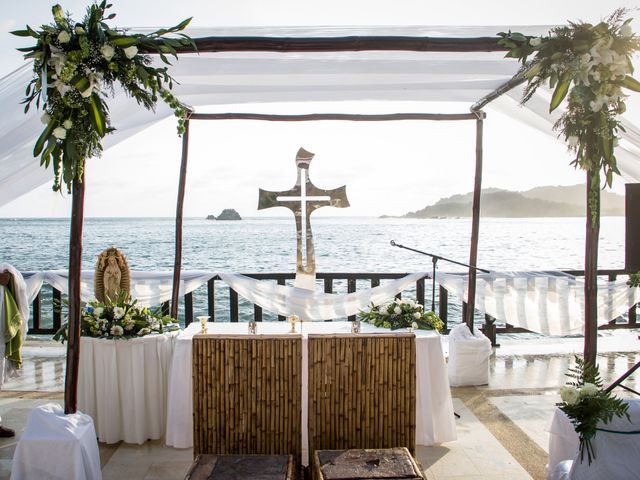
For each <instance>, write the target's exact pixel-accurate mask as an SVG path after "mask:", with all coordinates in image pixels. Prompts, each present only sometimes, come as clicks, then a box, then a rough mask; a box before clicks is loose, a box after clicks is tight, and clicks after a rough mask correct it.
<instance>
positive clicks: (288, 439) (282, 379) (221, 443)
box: [193, 335, 302, 461]
mask: <svg viewBox="0 0 640 480" xmlns="http://www.w3.org/2000/svg"><path fill="white" fill-rule="evenodd" d="M301 412H302V338H301V336H300V335H273V336H272V335H259V336H250V335H238V336H218V335H216V336H213V335H196V336H194V337H193V440H194V443H193V446H194V448H193V451H194V455H198V454H202V453H210V454H269V455H282V454H291V455H293V456H294V458H295V459H296V461H299V460H300V454H301V438H302V437H301V430H300V429H301V427H300V425H301Z"/></svg>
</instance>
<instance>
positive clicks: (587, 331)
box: [584, 172, 600, 365]
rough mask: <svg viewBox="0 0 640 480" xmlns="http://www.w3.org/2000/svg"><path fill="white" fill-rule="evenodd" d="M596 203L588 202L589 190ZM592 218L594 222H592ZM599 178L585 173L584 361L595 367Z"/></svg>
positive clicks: (596, 348)
mask: <svg viewBox="0 0 640 480" xmlns="http://www.w3.org/2000/svg"><path fill="white" fill-rule="evenodd" d="M592 189H593V194H595V195H597V196H596V202H595V203H592V202H591V201H590V200H589V196H590V194H591V190H592ZM592 218H593V219H594V220H595V221H592ZM599 234H600V176H599V175H598V174H596V175H593V174H592V173H590V172H587V233H586V241H585V260H584V360H585V362H586V363H591V364H592V365H595V362H596V355H597V353H598V237H599Z"/></svg>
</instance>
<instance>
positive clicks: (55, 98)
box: [11, 0, 195, 191]
mask: <svg viewBox="0 0 640 480" xmlns="http://www.w3.org/2000/svg"><path fill="white" fill-rule="evenodd" d="M110 7H111V4H108V3H107V2H106V0H104V1H102V2H100V3H94V4H93V5H91V6H89V7H88V8H87V13H86V15H85V17H84V18H83V19H82V20H81V21H79V22H75V21H74V20H73V19H71V17H70V16H69V14H65V13H64V11H63V9H62V7H61V6H60V5H54V6H53V8H52V12H53V20H54V22H53V23H52V24H50V25H42V26H41V27H40V29H39V30H34V29H32V28H31V27H29V26H28V25H27V28H26V29H25V30H17V31H14V32H11V33H13V34H14V35H17V36H20V37H32V38H34V39H35V40H36V44H35V45H33V46H31V47H25V48H20V49H19V50H20V51H22V52H25V58H26V59H32V60H33V72H34V76H33V79H32V80H31V82H30V83H29V84H28V85H27V89H26V92H25V95H26V96H25V99H24V100H23V103H25V104H26V105H25V113H26V112H27V111H28V110H29V107H30V106H31V104H32V103H33V102H35V105H36V108H42V110H44V114H43V115H42V122H43V123H44V125H45V127H44V130H43V131H42V134H41V135H40V137H39V138H38V140H37V141H36V144H35V147H34V149H33V154H34V156H35V157H37V156H40V163H41V165H44V166H45V168H48V167H49V165H50V164H53V170H54V184H53V190H54V191H59V190H60V189H61V185H62V184H65V185H66V186H67V189H68V190H69V191H70V188H71V183H72V181H73V179H78V180H82V177H83V169H84V160H85V159H87V158H89V157H93V156H99V155H100V154H101V152H102V144H101V142H102V139H103V138H104V136H105V135H107V134H108V133H111V132H112V131H113V130H114V127H113V126H112V125H111V121H110V118H109V109H108V106H107V103H106V98H107V95H108V94H111V95H113V94H114V92H115V89H116V88H118V87H120V88H122V89H123V90H124V92H125V93H126V94H127V95H128V96H130V97H131V98H133V99H135V100H136V101H137V102H138V104H140V105H142V106H144V107H145V108H146V109H148V110H150V109H154V108H155V105H156V103H157V100H158V97H160V98H161V99H162V100H163V101H164V102H165V103H166V104H168V105H169V106H170V107H171V108H172V109H173V111H174V113H175V115H176V116H177V117H178V133H179V134H182V133H183V131H184V119H185V116H186V114H187V107H186V106H185V105H184V104H182V103H181V102H180V101H179V100H178V99H177V98H176V97H175V96H174V95H173V94H172V93H171V89H172V88H173V78H172V77H171V76H170V75H169V73H168V71H167V67H166V66H163V67H154V66H153V64H152V61H151V57H150V56H149V55H146V54H144V53H141V52H155V53H158V54H159V56H160V59H161V60H162V61H163V62H164V63H165V64H167V65H169V60H168V58H167V55H173V56H175V57H176V58H177V55H176V53H177V50H176V49H177V48H179V47H183V46H189V45H191V46H192V47H193V48H194V50H195V44H194V43H193V41H192V40H191V39H190V38H189V37H188V36H186V35H184V34H182V33H178V32H180V31H182V30H183V29H184V28H185V27H186V26H187V25H188V24H189V22H190V21H191V18H188V19H186V20H184V21H182V22H181V23H179V24H178V25H176V26H174V27H171V28H166V29H164V28H163V29H160V30H156V31H154V32H152V33H149V34H147V35H142V34H130V33H128V32H127V31H126V30H123V29H118V28H114V27H110V26H109V25H108V24H107V23H106V22H107V21H108V20H111V19H113V18H114V17H115V14H109V15H107V13H106V12H107V10H108V9H109V8H110ZM166 34H176V35H177V37H173V38H163V37H164V35H166Z"/></svg>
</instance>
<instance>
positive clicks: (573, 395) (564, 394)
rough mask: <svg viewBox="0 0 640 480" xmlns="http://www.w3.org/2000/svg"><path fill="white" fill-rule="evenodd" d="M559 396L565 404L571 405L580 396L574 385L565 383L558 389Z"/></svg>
mask: <svg viewBox="0 0 640 480" xmlns="http://www.w3.org/2000/svg"><path fill="white" fill-rule="evenodd" d="M560 398H561V399H562V401H563V402H565V403H567V405H573V404H575V403H576V402H577V401H578V399H579V398H580V392H578V390H577V389H576V388H575V387H572V386H570V385H565V386H563V387H562V388H561V389H560Z"/></svg>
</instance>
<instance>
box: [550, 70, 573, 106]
mask: <svg viewBox="0 0 640 480" xmlns="http://www.w3.org/2000/svg"><path fill="white" fill-rule="evenodd" d="M569 85H571V78H570V77H569V76H568V75H563V76H562V77H561V78H560V81H559V82H558V84H557V85H556V89H555V90H554V91H553V96H552V97H551V104H550V105H549V113H551V112H553V111H554V110H555V109H556V108H558V106H560V104H561V103H562V100H564V98H565V97H566V96H567V93H568V92H569Z"/></svg>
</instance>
